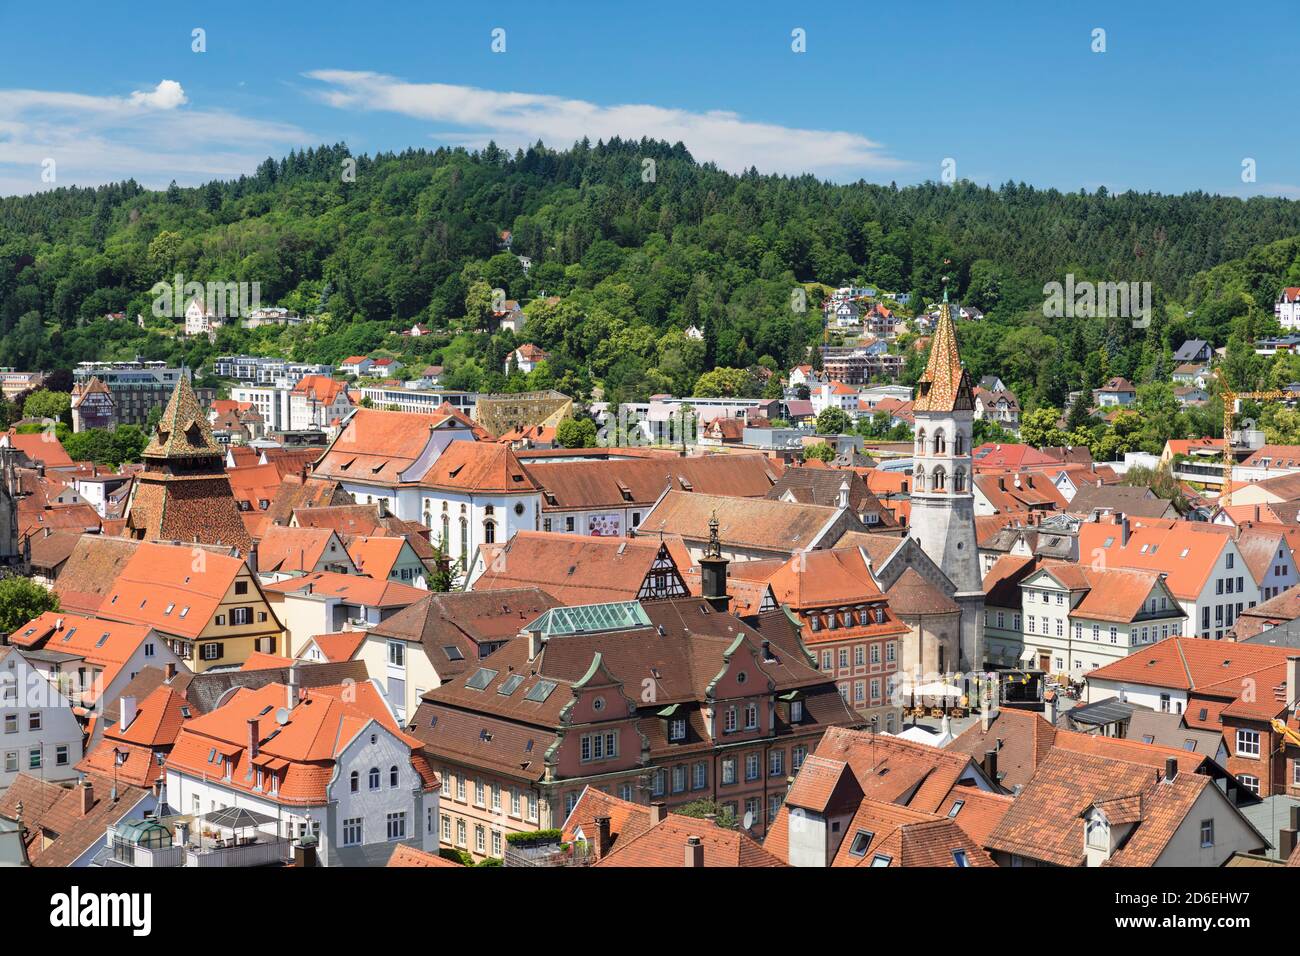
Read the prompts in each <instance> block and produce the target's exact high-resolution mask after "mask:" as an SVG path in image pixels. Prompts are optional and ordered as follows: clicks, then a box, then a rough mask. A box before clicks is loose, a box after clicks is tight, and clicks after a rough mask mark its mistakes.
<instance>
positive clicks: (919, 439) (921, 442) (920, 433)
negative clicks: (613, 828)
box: [916, 428, 925, 455]
mask: <svg viewBox="0 0 1300 956" xmlns="http://www.w3.org/2000/svg"><path fill="white" fill-rule="evenodd" d="M916 453H917V454H918V455H924V454H925V429H924V428H918V429H917V430H916Z"/></svg>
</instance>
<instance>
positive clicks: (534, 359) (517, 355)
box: [505, 342, 551, 375]
mask: <svg viewBox="0 0 1300 956" xmlns="http://www.w3.org/2000/svg"><path fill="white" fill-rule="evenodd" d="M550 358H551V355H550V353H549V352H547V351H546V350H545V349H542V348H539V347H538V346H536V345H533V344H532V343H531V342H528V343H525V344H524V345H521V346H519V348H517V349H515V350H514V351H513V352H511V353H510V354H509V355H507V356H506V362H505V371H506V374H507V375H509V374H510V362H511V360H513V361H514V364H515V367H516V368H517V369H519V371H521V372H523V373H524V374H525V375H527V374H528V373H529V372H531V371H532V370H533V369H535V368H537V366H539V365H541V364H542V363H543V362H548V361H550Z"/></svg>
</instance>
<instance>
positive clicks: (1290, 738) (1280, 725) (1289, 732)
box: [1272, 718, 1300, 753]
mask: <svg viewBox="0 0 1300 956" xmlns="http://www.w3.org/2000/svg"><path fill="white" fill-rule="evenodd" d="M1272 724H1273V733H1275V734H1277V735H1278V736H1280V737H1281V738H1282V739H1281V740H1280V741H1278V753H1281V752H1282V751H1283V750H1285V749H1286V745H1287V744H1288V743H1290V744H1293V745H1294V746H1296V747H1300V732H1298V731H1295V730H1293V729H1292V728H1290V727H1288V726H1287V723H1286V721H1285V720H1278V719H1277V718H1274V719H1273V721H1272Z"/></svg>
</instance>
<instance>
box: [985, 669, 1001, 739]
mask: <svg viewBox="0 0 1300 956" xmlns="http://www.w3.org/2000/svg"><path fill="white" fill-rule="evenodd" d="M1001 696H1002V682H1001V680H1000V679H999V678H997V677H996V676H995V677H994V678H993V680H992V686H989V684H988V683H986V684H985V685H984V688H983V690H982V692H981V695H980V729H981V730H983V731H984V733H986V734H987V733H988V732H989V725H990V724H991V723H992V722H993V718H994V717H996V716H997V713H998V704H999V703H1000V700H999V698H1001Z"/></svg>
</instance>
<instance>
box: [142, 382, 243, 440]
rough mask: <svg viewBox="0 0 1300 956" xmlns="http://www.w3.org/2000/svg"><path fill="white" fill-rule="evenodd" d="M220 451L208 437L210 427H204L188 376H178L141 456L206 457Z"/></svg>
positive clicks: (206, 425)
mask: <svg viewBox="0 0 1300 956" xmlns="http://www.w3.org/2000/svg"><path fill="white" fill-rule="evenodd" d="M222 454H224V453H223V452H222V450H221V446H220V445H218V444H217V443H216V442H215V441H214V440H213V438H212V429H211V428H209V427H208V420H207V418H206V417H204V414H203V409H202V408H201V407H200V406H199V399H198V396H197V395H195V394H194V387H193V386H192V385H190V382H189V379H186V378H182V379H181V380H180V381H179V382H177V383H176V390H175V391H173V392H172V397H171V399H170V400H169V401H168V402H167V408H166V410H165V411H164V412H163V414H162V418H161V419H159V421H158V427H157V428H156V429H155V431H154V435H153V438H152V439H150V441H149V447H147V448H146V449H145V450H144V457H145V458H146V459H148V458H210V457H212V456H213V455H216V456H218V457H220V456H221V455H222Z"/></svg>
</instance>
